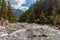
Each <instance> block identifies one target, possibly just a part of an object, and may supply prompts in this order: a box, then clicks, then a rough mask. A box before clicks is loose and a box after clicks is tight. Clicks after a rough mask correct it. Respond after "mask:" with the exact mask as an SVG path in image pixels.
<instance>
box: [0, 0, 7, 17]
mask: <svg viewBox="0 0 60 40" xmlns="http://www.w3.org/2000/svg"><path fill="white" fill-rule="evenodd" d="M7 11H8V7H7V5H6V2H5V0H2V7H1V17H3V18H7Z"/></svg>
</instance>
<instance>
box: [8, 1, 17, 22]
mask: <svg viewBox="0 0 60 40" xmlns="http://www.w3.org/2000/svg"><path fill="white" fill-rule="evenodd" d="M7 17H8V20H9V22H16V18H15V16H14V14H13V12H12V9H11V5H10V2H9V1H8V12H7Z"/></svg>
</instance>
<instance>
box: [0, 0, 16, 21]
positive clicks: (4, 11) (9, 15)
mask: <svg viewBox="0 0 60 40" xmlns="http://www.w3.org/2000/svg"><path fill="white" fill-rule="evenodd" d="M1 1H2V2H1V4H2V5H1V11H0V19H1V17H3V18H4V19H8V21H9V22H16V18H15V17H14V14H13V12H12V10H11V5H10V3H9V2H8V6H7V4H6V2H5V0H1Z"/></svg>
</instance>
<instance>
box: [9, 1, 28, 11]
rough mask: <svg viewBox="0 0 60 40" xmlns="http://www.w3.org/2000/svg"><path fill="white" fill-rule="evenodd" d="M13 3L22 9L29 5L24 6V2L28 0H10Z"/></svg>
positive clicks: (14, 6)
mask: <svg viewBox="0 0 60 40" xmlns="http://www.w3.org/2000/svg"><path fill="white" fill-rule="evenodd" d="M9 1H10V3H11V6H12V8H14V9H21V10H23V11H24V10H26V9H28V7H26V6H22V4H25V3H26V0H9Z"/></svg>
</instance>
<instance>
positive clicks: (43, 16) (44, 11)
mask: <svg viewBox="0 0 60 40" xmlns="http://www.w3.org/2000/svg"><path fill="white" fill-rule="evenodd" d="M20 20H21V21H22V22H23V21H24V22H35V23H41V24H43V23H45V24H46V23H47V24H58V23H60V0H54V1H52V0H47V1H46V0H40V1H37V2H36V4H34V5H31V6H30V8H29V9H28V10H27V11H26V12H24V13H23V14H21V16H20V19H19V21H20ZM21 21H20V22H21Z"/></svg>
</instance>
